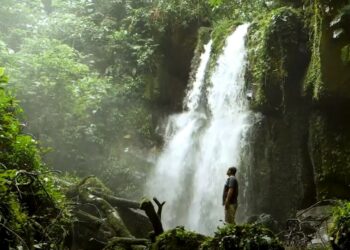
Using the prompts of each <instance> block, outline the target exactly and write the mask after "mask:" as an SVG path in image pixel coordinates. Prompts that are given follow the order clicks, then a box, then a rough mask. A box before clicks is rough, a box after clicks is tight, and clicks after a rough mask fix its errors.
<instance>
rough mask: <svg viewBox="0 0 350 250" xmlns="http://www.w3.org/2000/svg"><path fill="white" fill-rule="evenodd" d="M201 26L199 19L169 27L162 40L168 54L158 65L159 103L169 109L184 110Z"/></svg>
mask: <svg viewBox="0 0 350 250" xmlns="http://www.w3.org/2000/svg"><path fill="white" fill-rule="evenodd" d="M199 27H200V24H198V23H196V24H190V25H189V26H188V27H186V28H184V27H177V28H176V27H175V28H174V30H171V31H168V33H167V34H166V35H165V37H164V40H163V41H162V43H161V49H162V51H163V55H164V56H163V58H162V59H161V60H160V63H159V65H158V72H157V80H156V81H157V85H158V91H159V94H158V98H157V103H158V106H159V107H163V108H164V111H165V113H171V112H174V111H180V110H182V100H183V97H184V93H185V92H186V91H185V90H186V87H187V83H188V80H189V74H190V71H191V61H192V58H193V56H194V50H195V46H196V42H197V31H198V29H199Z"/></svg>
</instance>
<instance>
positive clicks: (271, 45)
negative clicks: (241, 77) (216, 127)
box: [246, 7, 307, 111]
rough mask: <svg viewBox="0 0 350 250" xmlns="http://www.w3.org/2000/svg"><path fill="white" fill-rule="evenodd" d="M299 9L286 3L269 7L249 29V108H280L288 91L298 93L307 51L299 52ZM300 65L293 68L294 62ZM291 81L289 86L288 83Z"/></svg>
mask: <svg viewBox="0 0 350 250" xmlns="http://www.w3.org/2000/svg"><path fill="white" fill-rule="evenodd" d="M302 27H303V22H302V16H301V14H300V12H299V11H298V10H296V9H293V8H290V7H282V8H279V9H275V10H272V11H270V12H269V13H267V14H266V15H265V17H264V18H262V19H259V20H256V21H255V22H254V23H253V24H252V25H251V27H250V29H249V36H248V67H247V74H246V79H247V85H248V87H249V88H251V89H252V90H253V100H252V108H253V109H256V110H262V111H280V110H283V109H285V106H286V105H288V101H289V100H287V99H288V95H289V96H293V97H294V96H296V95H298V93H297V92H298V91H297V89H298V86H295V85H296V83H298V82H299V81H300V78H301V75H302V74H303V65H304V64H305V61H306V60H307V59H306V58H307V53H306V52H302V53H301V52H300V51H302V47H301V46H303V45H304V40H305V35H304V34H305V33H304V31H303V28H302ZM297 64H299V65H300V66H301V70H300V69H299V71H300V72H295V68H296V67H295V65H297ZM292 85H293V86H292Z"/></svg>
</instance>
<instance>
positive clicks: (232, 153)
mask: <svg viewBox="0 0 350 250" xmlns="http://www.w3.org/2000/svg"><path fill="white" fill-rule="evenodd" d="M247 29H248V25H247V24H244V25H241V26H239V27H238V28H237V29H236V31H235V32H234V33H233V34H232V35H230V36H229V37H228V38H227V41H226V46H225V48H224V49H223V53H222V55H220V56H219V58H218V61H217V65H216V67H215V69H214V71H213V73H212V76H211V78H210V86H209V87H207V88H206V89H205V85H204V79H205V75H206V72H207V71H206V69H207V66H208V62H209V58H210V48H211V44H212V42H211V41H210V42H209V43H208V44H207V45H206V46H205V51H204V53H203V54H202V56H201V61H200V65H199V67H198V70H197V74H196V78H195V81H194V83H193V86H192V89H191V90H190V91H189V92H188V94H187V97H186V99H185V104H186V106H187V109H188V111H186V112H183V113H181V114H178V115H173V116H171V117H170V118H169V121H168V125H167V129H166V137H165V139H166V145H165V148H164V151H163V152H162V154H161V155H160V157H159V159H158V162H157V165H156V168H155V172H154V173H153V174H152V177H151V179H150V180H149V181H148V190H147V192H148V193H149V194H151V195H154V196H156V197H158V198H159V199H160V200H164V201H166V202H167V203H166V207H164V210H163V213H164V215H163V216H162V218H163V222H164V224H165V226H166V227H174V226H177V225H184V226H186V227H187V228H190V229H192V230H196V231H198V232H201V233H207V234H211V233H213V231H214V230H215V229H216V227H217V226H218V225H220V222H219V220H222V219H223V217H224V216H223V206H222V201H221V199H222V189H223V185H224V182H225V179H226V176H225V174H226V170H227V168H228V167H230V166H232V165H236V166H238V165H239V162H240V157H241V154H240V153H241V152H242V150H241V148H242V147H243V146H244V144H245V140H244V134H245V132H246V131H247V129H248V128H249V119H248V116H249V111H248V104H247V101H246V97H245V94H244V71H245V65H246V48H245V36H246V33H247ZM238 171H239V170H238Z"/></svg>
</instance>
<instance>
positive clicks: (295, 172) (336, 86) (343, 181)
mask: <svg viewBox="0 0 350 250" xmlns="http://www.w3.org/2000/svg"><path fill="white" fill-rule="evenodd" d="M344 4H345V3H344V2H343V1H339V2H337V3H334V4H333V5H331V4H327V3H323V4H320V5H315V6H316V8H318V9H317V10H319V11H322V15H319V16H318V17H317V18H316V19H313V20H312V21H311V23H312V22H314V23H312V25H311V26H310V29H309V30H306V33H307V34H309V36H310V41H311V42H310V43H311V46H308V45H307V44H308V42H307V41H306V40H307V39H305V33H303V32H304V28H303V27H305V26H303V25H302V24H301V22H302V20H301V19H300V16H299V15H298V13H297V12H295V10H293V9H291V8H282V9H280V10H276V11H274V13H272V14H271V16H270V17H268V18H270V20H265V23H263V21H262V22H261V23H260V24H258V25H257V26H255V27H254V26H253V31H252V32H253V33H252V35H253V39H254V38H255V39H257V38H259V39H257V40H256V41H253V42H252V41H248V43H250V46H251V48H252V51H253V53H251V54H250V56H249V57H248V59H249V67H248V72H247V85H248V88H250V89H251V90H252V92H253V97H252V100H251V104H252V109H253V110H255V111H257V112H261V113H262V114H263V116H262V118H261V120H260V122H257V123H256V124H254V125H253V128H252V132H251V137H250V138H251V144H250V149H249V151H250V152H249V160H248V161H247V160H246V162H245V163H246V164H247V165H248V171H247V173H246V175H247V177H246V178H247V179H248V180H249V185H248V186H247V187H246V190H245V191H246V195H245V197H244V198H243V199H245V202H246V203H247V204H248V205H247V207H246V208H245V211H246V213H247V215H248V216H249V215H254V214H260V213H269V214H271V215H272V216H273V217H274V218H276V219H277V220H279V221H284V220H285V219H286V218H288V217H290V216H291V215H293V212H295V211H296V210H298V209H302V208H305V207H307V206H309V205H311V204H312V203H313V202H314V201H315V200H316V199H323V198H343V199H346V198H347V199H348V198H350V186H349V183H350V163H349V162H350V111H349V110H350V109H349V107H350V68H349V67H350V63H349V62H350V60H349V58H350V56H349V55H350V52H349V51H350V49H349V48H350V39H349V37H350V36H348V34H347V33H349V32H350V31H348V28H347V27H350V23H349V20H350V18H347V14H344V16H343V18H342V19H341V20H342V21H339V22H338V23H337V24H335V25H334V26H332V25H331V22H332V20H334V19H335V18H336V17H337V15H338V14H339V11H340V10H341V9H342V8H344ZM315 6H312V8H313V9H312V10H315V9H314V8H315ZM320 6H321V7H320ZM320 8H323V9H320ZM349 8H350V7H349ZM345 12H346V11H345ZM349 13H350V11H349ZM303 18H304V19H305V20H304V21H305V22H308V21H310V20H306V17H305V16H304V17H303ZM315 20H317V21H320V20H321V22H319V23H317V22H316V21H315ZM315 25H319V26H318V27H319V28H320V29H318V30H317V31H318V32H319V34H316V33H315V30H312V28H313V27H314V26H315ZM342 27H344V29H343V31H342V33H341V34H340V35H339V37H338V38H337V37H334V34H335V33H334V32H335V31H336V30H337V29H339V28H342ZM254 29H255V30H254ZM259 29H260V30H259ZM315 34H316V35H318V36H319V38H317V39H319V40H318V41H317V42H316V43H314V44H313V39H312V36H313V35H315ZM349 34H350V33H349ZM309 49H310V50H312V51H309ZM315 51H316V52H317V53H319V59H320V60H319V61H317V60H315V58H313V59H311V58H310V57H313V56H314V55H315V54H317V53H315ZM254 53H255V54H254ZM266 62H267V63H266ZM316 68H317V71H315V72H316V73H317V72H318V73H317V74H318V75H317V78H309V79H308V80H310V79H311V80H312V81H311V82H309V84H311V85H310V86H312V87H313V88H314V92H313V94H312V95H309V94H308V93H306V92H304V90H305V88H308V86H305V78H308V75H309V74H310V72H309V71H310V70H314V69H316ZM315 72H314V73H315ZM318 81H319V82H318Z"/></svg>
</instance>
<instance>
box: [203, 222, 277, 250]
mask: <svg viewBox="0 0 350 250" xmlns="http://www.w3.org/2000/svg"><path fill="white" fill-rule="evenodd" d="M201 249H203V250H219V249H220V250H229V249H246V250H248V249H260V250H264V249H266V250H280V249H283V247H282V244H281V243H280V242H279V240H278V239H277V237H276V236H275V235H274V234H273V233H272V232H271V231H269V230H268V229H266V228H264V227H262V226H260V225H254V224H245V225H226V226H224V227H222V228H219V229H218V230H217V232H215V236H214V237H213V238H208V239H207V240H206V241H205V242H204V243H203V244H202V246H201Z"/></svg>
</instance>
